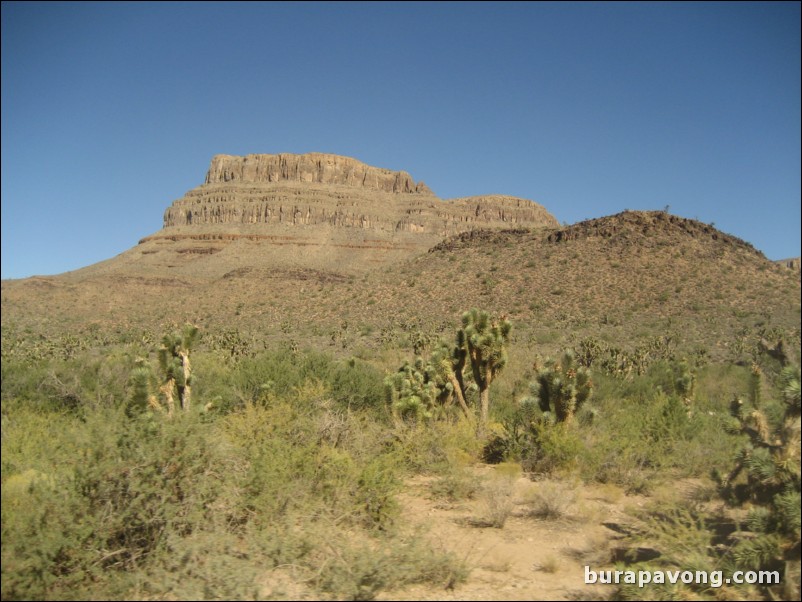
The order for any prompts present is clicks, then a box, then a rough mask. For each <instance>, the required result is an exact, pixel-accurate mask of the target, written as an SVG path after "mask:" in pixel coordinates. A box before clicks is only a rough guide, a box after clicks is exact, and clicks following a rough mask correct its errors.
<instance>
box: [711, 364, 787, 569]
mask: <svg viewBox="0 0 802 602" xmlns="http://www.w3.org/2000/svg"><path fill="white" fill-rule="evenodd" d="M779 386H780V391H781V393H782V401H783V404H784V406H785V411H784V415H783V418H782V422H781V423H780V424H779V425H778V426H777V427H776V428H772V426H771V424H770V422H769V420H768V418H767V416H766V414H765V413H764V411H763V409H762V408H761V405H762V402H763V400H762V395H761V391H762V372H761V370H760V369H759V368H758V367H757V366H753V367H752V378H751V381H750V387H749V398H750V400H749V401H750V404H749V406H746V407H745V404H744V403H743V402H742V401H741V400H740V399H737V398H736V399H735V400H734V401H733V403H732V404H731V407H730V410H731V413H732V416H733V424H734V429H733V430H735V431H736V432H738V433H741V434H743V435H746V436H747V437H748V438H749V440H748V442H747V443H746V444H745V445H744V447H743V448H742V449H741V451H740V453H739V454H738V457H737V459H736V462H735V467H734V468H733V470H732V471H731V472H730V473H729V474H728V475H727V476H726V477H725V478H721V476H720V475H718V474H715V473H714V477H715V478H716V480H717V481H718V483H719V488H720V490H721V492H722V493H723V494H724V495H725V496H726V497H729V498H732V497H735V498H736V499H738V501H745V500H746V499H748V500H751V501H752V502H753V504H755V505H754V506H753V509H752V510H751V511H750V514H749V517H748V519H747V523H748V524H749V527H750V529H751V530H752V531H753V532H755V533H756V535H755V536H754V537H751V538H749V539H747V540H744V541H741V542H739V543H738V544H737V545H736V546H735V548H734V549H733V557H734V559H735V560H736V562H737V563H738V564H739V565H740V566H745V567H750V568H759V567H762V566H763V565H766V564H774V563H777V562H779V561H781V560H786V561H787V560H791V559H792V558H791V557H792V556H793V555H794V550H796V552H795V553H796V555H797V556H796V558H797V561H798V554H799V528H800V512H799V500H800V374H799V367H796V366H788V367H786V368H784V369H783V371H782V372H781V373H780V379H779ZM750 406H751V407H750ZM742 472H745V473H746V483H745V484H742V485H738V486H736V485H735V481H736V479H737V478H738V476H739V475H740V474H741V473H742ZM733 494H737V495H733Z"/></svg>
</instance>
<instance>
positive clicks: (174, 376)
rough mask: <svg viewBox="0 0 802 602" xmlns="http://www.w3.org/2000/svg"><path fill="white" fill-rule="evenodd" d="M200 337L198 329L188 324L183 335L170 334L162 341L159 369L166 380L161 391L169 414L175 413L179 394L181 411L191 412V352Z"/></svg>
mask: <svg viewBox="0 0 802 602" xmlns="http://www.w3.org/2000/svg"><path fill="white" fill-rule="evenodd" d="M197 336H198V328H197V327H196V326H192V325H191V324H187V325H186V326H184V330H183V332H182V333H181V334H168V335H165V336H164V338H163V339H162V345H161V347H160V348H159V368H161V371H162V375H163V376H164V380H163V381H162V385H161V387H160V391H161V392H162V394H163V395H164V399H165V402H166V404H167V412H168V413H169V414H172V413H173V409H174V407H175V401H174V393H178V402H179V404H180V405H181V409H182V410H184V411H185V412H186V411H189V408H190V402H191V396H192V369H191V367H190V365H189V351H190V349H191V348H192V345H193V344H194V343H195V339H196V337H197Z"/></svg>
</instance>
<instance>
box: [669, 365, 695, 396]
mask: <svg viewBox="0 0 802 602" xmlns="http://www.w3.org/2000/svg"><path fill="white" fill-rule="evenodd" d="M676 374H677V376H676V378H675V379H674V389H675V390H676V392H677V394H678V395H679V396H680V397H682V399H683V401H684V402H685V404H686V405H687V404H690V403H691V401H692V400H693V394H694V389H695V388H696V375H695V374H694V373H693V372H692V371H691V368H690V366H689V365H688V362H687V360H685V359H683V360H682V361H681V362H680V363H679V364H678V365H677V367H676Z"/></svg>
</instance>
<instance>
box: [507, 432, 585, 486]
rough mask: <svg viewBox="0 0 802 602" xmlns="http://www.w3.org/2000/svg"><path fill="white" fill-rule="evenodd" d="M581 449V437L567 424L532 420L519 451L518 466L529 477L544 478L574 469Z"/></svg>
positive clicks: (582, 448) (582, 446)
mask: <svg viewBox="0 0 802 602" xmlns="http://www.w3.org/2000/svg"><path fill="white" fill-rule="evenodd" d="M583 450H584V445H583V442H582V437H581V435H580V434H579V432H578V431H577V430H576V429H575V428H572V427H571V425H570V424H565V423H561V422H557V423H554V422H551V421H549V420H547V419H544V418H539V419H536V420H534V421H533V422H532V423H531V424H530V428H529V432H528V433H527V435H526V437H525V441H524V443H523V446H522V450H521V466H522V467H523V469H524V470H525V471H526V472H528V473H531V474H540V475H548V474H554V473H559V472H563V471H568V472H570V471H572V470H574V469H576V468H577V467H578V462H579V459H580V457H581V455H582V452H583Z"/></svg>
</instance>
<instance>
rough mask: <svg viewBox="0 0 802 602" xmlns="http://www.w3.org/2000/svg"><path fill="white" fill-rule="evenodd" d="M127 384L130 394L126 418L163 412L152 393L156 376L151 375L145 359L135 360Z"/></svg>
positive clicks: (151, 371) (154, 388)
mask: <svg viewBox="0 0 802 602" xmlns="http://www.w3.org/2000/svg"><path fill="white" fill-rule="evenodd" d="M129 382H130V386H131V388H132V393H131V397H130V399H129V401H128V406H127V408H126V414H127V415H128V416H134V415H136V414H142V413H144V412H146V411H148V410H156V411H158V412H162V411H164V408H163V407H162V405H161V403H160V402H159V400H158V398H157V397H156V395H155V393H154V391H155V390H156V382H157V381H156V376H155V375H154V374H153V369H152V368H151V367H150V364H148V362H147V360H146V359H144V358H138V359H137V360H136V368H134V370H133V372H131V378H130V381H129Z"/></svg>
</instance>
